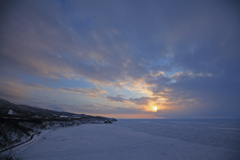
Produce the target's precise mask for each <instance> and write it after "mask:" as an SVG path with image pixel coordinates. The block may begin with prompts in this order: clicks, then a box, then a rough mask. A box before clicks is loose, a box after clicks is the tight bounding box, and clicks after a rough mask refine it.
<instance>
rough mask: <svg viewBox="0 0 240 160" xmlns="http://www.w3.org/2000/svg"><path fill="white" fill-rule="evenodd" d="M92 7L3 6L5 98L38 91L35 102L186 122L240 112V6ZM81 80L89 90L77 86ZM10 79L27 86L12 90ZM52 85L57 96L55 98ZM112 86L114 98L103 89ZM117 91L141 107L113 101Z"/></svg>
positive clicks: (0, 65)
mask: <svg viewBox="0 0 240 160" xmlns="http://www.w3.org/2000/svg"><path fill="white" fill-rule="evenodd" d="M93 3H95V2H88V1H66V2H65V3H63V2H62V1H51V2H48V3H46V2H44V1H23V2H14V3H12V2H8V3H7V2H5V3H4V10H1V13H2V14H1V16H0V22H1V26H0V27H1V30H0V35H1V36H0V56H1V58H0V74H1V75H4V76H5V77H8V78H9V79H11V80H12V82H13V83H12V84H10V82H9V83H8V82H5V80H1V83H0V84H1V86H0V87H1V90H2V92H1V94H2V95H3V96H5V97H7V96H11V95H13V96H16V97H18V98H22V99H24V98H25V97H24V95H25V96H29V95H28V94H30V93H29V92H27V90H28V89H30V90H31V89H32V88H36V89H37V91H38V90H41V92H39V93H37V92H36V95H37V94H40V93H41V94H43V92H48V93H49V92H54V91H56V90H58V91H61V92H68V93H76V94H81V95H85V96H87V97H95V98H96V97H99V96H102V97H106V99H107V100H108V102H120V103H123V104H129V103H131V104H135V105H150V102H153V103H155V104H159V105H165V106H168V108H172V109H173V110H177V109H178V108H179V109H181V108H187V109H186V110H185V111H186V113H187V112H188V111H189V110H191V111H192V112H190V111H189V112H188V113H189V114H193V112H198V113H199V114H200V113H201V114H203V115H204V114H209V115H210V114H213V115H214V114H218V115H221V114H222V115H224V113H228V114H229V115H231V113H232V115H235V116H236V111H238V106H239V104H240V102H239V101H238V100H237V99H239V98H238V95H240V92H239V91H240V89H239V87H238V86H239V85H238V83H239V81H240V76H239V73H240V70H239V68H240V64H239V61H240V57H239V51H240V48H239V42H240V39H239V37H240V36H239V35H240V31H239V28H240V23H239V20H238V19H239V16H238V15H239V9H238V7H237V6H238V5H234V4H233V3H234V2H221V3H219V2H218V1H211V2H208V1H199V2H196V1H191V2H187V3H188V5H186V4H185V2H179V1H171V2H170V1H151V2H144V1H141V2H137V1H131V2H129V1H121V2H120V1H119V2H115V1H111V2H109V1H103V2H102V3H98V4H97V5H93ZM80 78H83V79H85V80H86V81H87V82H88V83H91V84H92V86H91V87H90V88H87V89H86V87H85V88H81V87H77V86H78V85H75V86H74V85H72V84H71V82H72V81H71V80H73V79H74V80H78V79H80ZM13 79H19V81H22V83H23V84H25V85H18V86H16V84H17V83H14V81H13ZM62 81H65V83H64V84H62V85H64V87H63V86H61V82H62ZM30 83H32V85H31V84H30ZM66 83H68V84H69V86H67V85H66ZM79 83H80V82H79ZM5 84H7V85H6V86H5ZM33 84H34V85H33ZM56 85H57V86H61V87H59V88H60V89H54V88H57V87H56ZM7 86H8V87H7ZM23 86H28V87H29V88H28V89H26V88H25V89H24V87H23ZM65 86H66V87H65ZM106 86H107V87H109V88H111V91H110V92H109V91H108V92H107V91H105V90H103V89H101V88H104V87H106ZM121 89H126V90H128V91H129V92H131V94H133V95H134V97H135V98H131V96H130V95H128V97H123V96H120V95H118V96H112V94H111V93H113V92H114V93H115V92H116V91H117V90H121ZM20 91H24V92H22V93H21V92H20ZM113 95H116V94H113ZM135 95H138V96H135ZM89 103H90V102H89ZM186 106H187V107H186ZM228 106H231V107H230V108H231V109H230V110H229V109H228ZM90 107H92V108H96V107H97V106H90ZM105 107H106V108H108V109H110V108H111V107H107V106H105ZM201 108H202V110H201ZM200 110H201V111H200ZM215 112H217V113H215ZM169 114H170V112H169Z"/></svg>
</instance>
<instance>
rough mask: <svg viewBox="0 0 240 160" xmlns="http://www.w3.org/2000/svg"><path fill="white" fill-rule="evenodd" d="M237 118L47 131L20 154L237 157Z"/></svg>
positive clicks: (155, 159)
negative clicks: (234, 119) (232, 119)
mask: <svg viewBox="0 0 240 160" xmlns="http://www.w3.org/2000/svg"><path fill="white" fill-rule="evenodd" d="M239 124H240V123H239V122H236V121H223V120H222V121H207V120H202V121H196V120H195V121H177V120H119V122H117V123H114V124H86V125H80V126H77V127H67V128H60V129H56V130H53V131H51V132H48V133H46V134H44V135H40V137H39V138H38V139H37V140H36V141H35V142H34V143H33V144H31V145H29V146H28V147H25V148H24V149H22V150H20V151H19V152H18V153H17V154H16V155H15V156H16V157H18V158H21V159H22V160H46V159H50V160H69V159H71V160H74V159H76V160H77V159H81V160H89V159H91V160H95V159H96V160H102V159H104V160H108V159H109V160H112V159H113V160H117V159H119V160H128V159H129V160H148V159H149V160H159V159H160V160H161V159H162V160H180V159H182V160H193V159H195V160H196V159H199V160H210V159H211V160H215V159H216V160H229V159H231V160H235V159H236V160H237V159H240V156H239V151H240V125H239Z"/></svg>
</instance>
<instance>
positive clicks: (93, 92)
mask: <svg viewBox="0 0 240 160" xmlns="http://www.w3.org/2000/svg"><path fill="white" fill-rule="evenodd" d="M59 90H60V91H62V92H72V93H76V94H84V95H86V96H87V97H95V98H96V97H98V96H99V95H102V94H106V93H107V92H106V91H104V90H102V89H99V88H87V89H85V88H61V89H59Z"/></svg>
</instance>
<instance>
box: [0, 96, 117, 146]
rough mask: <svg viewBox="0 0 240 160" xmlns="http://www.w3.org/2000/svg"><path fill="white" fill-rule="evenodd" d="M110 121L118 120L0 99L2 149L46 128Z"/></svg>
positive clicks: (0, 144) (0, 139)
mask: <svg viewBox="0 0 240 160" xmlns="http://www.w3.org/2000/svg"><path fill="white" fill-rule="evenodd" d="M109 121H111V122H112V121H117V120H116V119H114V118H106V117H100V116H90V115H85V114H74V113H69V112H57V111H53V110H47V109H41V108H35V107H31V106H27V105H16V104H13V103H10V102H8V101H6V100H2V99H0V141H1V143H0V150H3V149H4V148H9V147H10V146H13V145H16V144H18V143H21V142H22V141H25V140H27V139H29V137H30V136H31V135H32V134H34V133H41V130H44V129H53V128H58V127H68V126H75V125H80V124H85V123H104V122H109Z"/></svg>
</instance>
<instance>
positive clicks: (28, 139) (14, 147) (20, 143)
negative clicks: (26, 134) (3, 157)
mask: <svg viewBox="0 0 240 160" xmlns="http://www.w3.org/2000/svg"><path fill="white" fill-rule="evenodd" d="M36 134H38V133H33V134H32V135H31V137H30V138H29V139H28V140H27V141H25V142H22V143H20V144H17V145H15V146H12V147H10V148H7V149H4V150H2V151H0V153H2V152H5V151H8V150H10V149H13V148H15V147H18V146H20V145H23V144H25V143H27V142H29V141H31V140H32V139H33V137H34V136H35V135H36Z"/></svg>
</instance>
